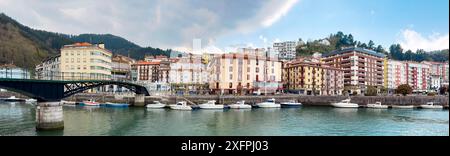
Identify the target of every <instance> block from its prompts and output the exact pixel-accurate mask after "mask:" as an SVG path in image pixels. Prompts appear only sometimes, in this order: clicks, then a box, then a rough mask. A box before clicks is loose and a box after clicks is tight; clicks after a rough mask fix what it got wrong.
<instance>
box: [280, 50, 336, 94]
mask: <svg viewBox="0 0 450 156" xmlns="http://www.w3.org/2000/svg"><path fill="white" fill-rule="evenodd" d="M343 78H344V71H343V70H341V69H338V68H334V67H331V66H327V65H325V64H323V63H321V62H320V61H319V60H316V59H314V58H300V59H297V60H295V61H290V62H287V63H285V65H284V67H283V84H284V85H285V86H284V88H285V90H287V91H288V92H291V93H296V94H302V95H341V94H342V90H343V89H344V81H343Z"/></svg>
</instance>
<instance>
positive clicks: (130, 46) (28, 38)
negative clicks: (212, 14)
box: [0, 13, 170, 70]
mask: <svg viewBox="0 0 450 156" xmlns="http://www.w3.org/2000/svg"><path fill="white" fill-rule="evenodd" d="M75 42H90V43H105V46H106V48H107V49H108V50H110V51H112V52H113V53H114V54H121V55H125V56H128V55H129V56H130V57H132V58H134V59H142V58H143V57H144V55H167V56H169V55H170V50H162V49H159V48H152V47H145V48H143V47H140V46H138V45H136V44H134V43H132V42H130V41H128V40H126V39H124V38H122V37H119V36H114V35H111V34H81V35H67V34H61V33H54V32H48V31H43V30H35V29H32V28H30V27H27V26H24V25H22V24H20V23H19V22H17V21H15V20H14V19H12V18H10V17H8V16H7V15H5V14H4V13H0V64H7V63H14V64H15V65H17V66H19V67H22V68H27V69H30V70H34V67H35V66H36V65H37V64H39V63H40V62H41V61H42V60H43V59H45V58H46V57H48V56H54V55H57V54H58V53H59V49H60V48H61V47H62V46H63V45H67V44H73V43H75Z"/></svg>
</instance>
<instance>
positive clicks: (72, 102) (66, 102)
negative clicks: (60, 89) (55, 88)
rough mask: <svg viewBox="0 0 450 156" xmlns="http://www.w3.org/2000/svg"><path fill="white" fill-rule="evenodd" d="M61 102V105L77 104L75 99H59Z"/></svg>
mask: <svg viewBox="0 0 450 156" xmlns="http://www.w3.org/2000/svg"><path fill="white" fill-rule="evenodd" d="M61 103H62V104H63V105H71V106H73V105H76V104H77V103H76V102H75V101H64V100H61Z"/></svg>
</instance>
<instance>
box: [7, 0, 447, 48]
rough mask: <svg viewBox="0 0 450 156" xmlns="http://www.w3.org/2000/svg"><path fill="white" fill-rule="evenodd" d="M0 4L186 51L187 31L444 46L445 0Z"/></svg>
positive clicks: (19, 13) (248, 43) (28, 21)
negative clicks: (346, 36) (349, 37)
mask: <svg viewBox="0 0 450 156" xmlns="http://www.w3.org/2000/svg"><path fill="white" fill-rule="evenodd" d="M0 12H3V13H5V14H7V15H8V16H10V17H12V18H14V19H16V20H17V21H18V22H20V23H22V24H24V25H27V26H30V27H32V28H35V29H42V30H47V31H52V32H60V33H66V34H73V35H76V34H83V33H96V34H114V35H118V36H121V37H124V38H126V39H128V40H130V41H131V42H134V43H136V44H138V45H140V46H143V47H146V46H151V47H156V48H163V49H169V48H170V49H175V50H180V51H188V52H189V51H192V43H193V39H201V40H202V48H204V49H205V50H208V51H214V52H231V51H234V50H236V48H242V47H255V48H256V47H261V48H264V47H269V46H271V45H272V43H273V42H279V41H290V40H298V39H299V38H301V39H302V40H304V41H307V40H315V39H322V38H325V37H327V36H329V35H330V34H331V33H336V32H338V31H342V32H344V33H346V34H348V33H351V34H352V35H353V36H354V38H355V39H356V40H359V41H362V42H368V41H369V40H373V41H374V42H375V44H376V45H379V44H380V45H382V46H383V47H385V48H388V47H389V46H390V45H391V44H394V43H399V44H401V45H402V47H403V49H405V50H408V49H410V50H413V51H415V50H416V49H424V50H427V51H431V50H440V49H448V48H449V1H448V0H133V1H129V0H96V1H92V0H73V1H59V0H0Z"/></svg>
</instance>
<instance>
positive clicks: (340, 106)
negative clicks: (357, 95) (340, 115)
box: [331, 103, 359, 108]
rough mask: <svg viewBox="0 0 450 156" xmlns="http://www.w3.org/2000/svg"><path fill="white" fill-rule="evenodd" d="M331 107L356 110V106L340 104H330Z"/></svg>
mask: <svg viewBox="0 0 450 156" xmlns="http://www.w3.org/2000/svg"><path fill="white" fill-rule="evenodd" d="M331 106H333V107H336V108H358V107H359V105H358V104H342V103H332V104H331Z"/></svg>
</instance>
